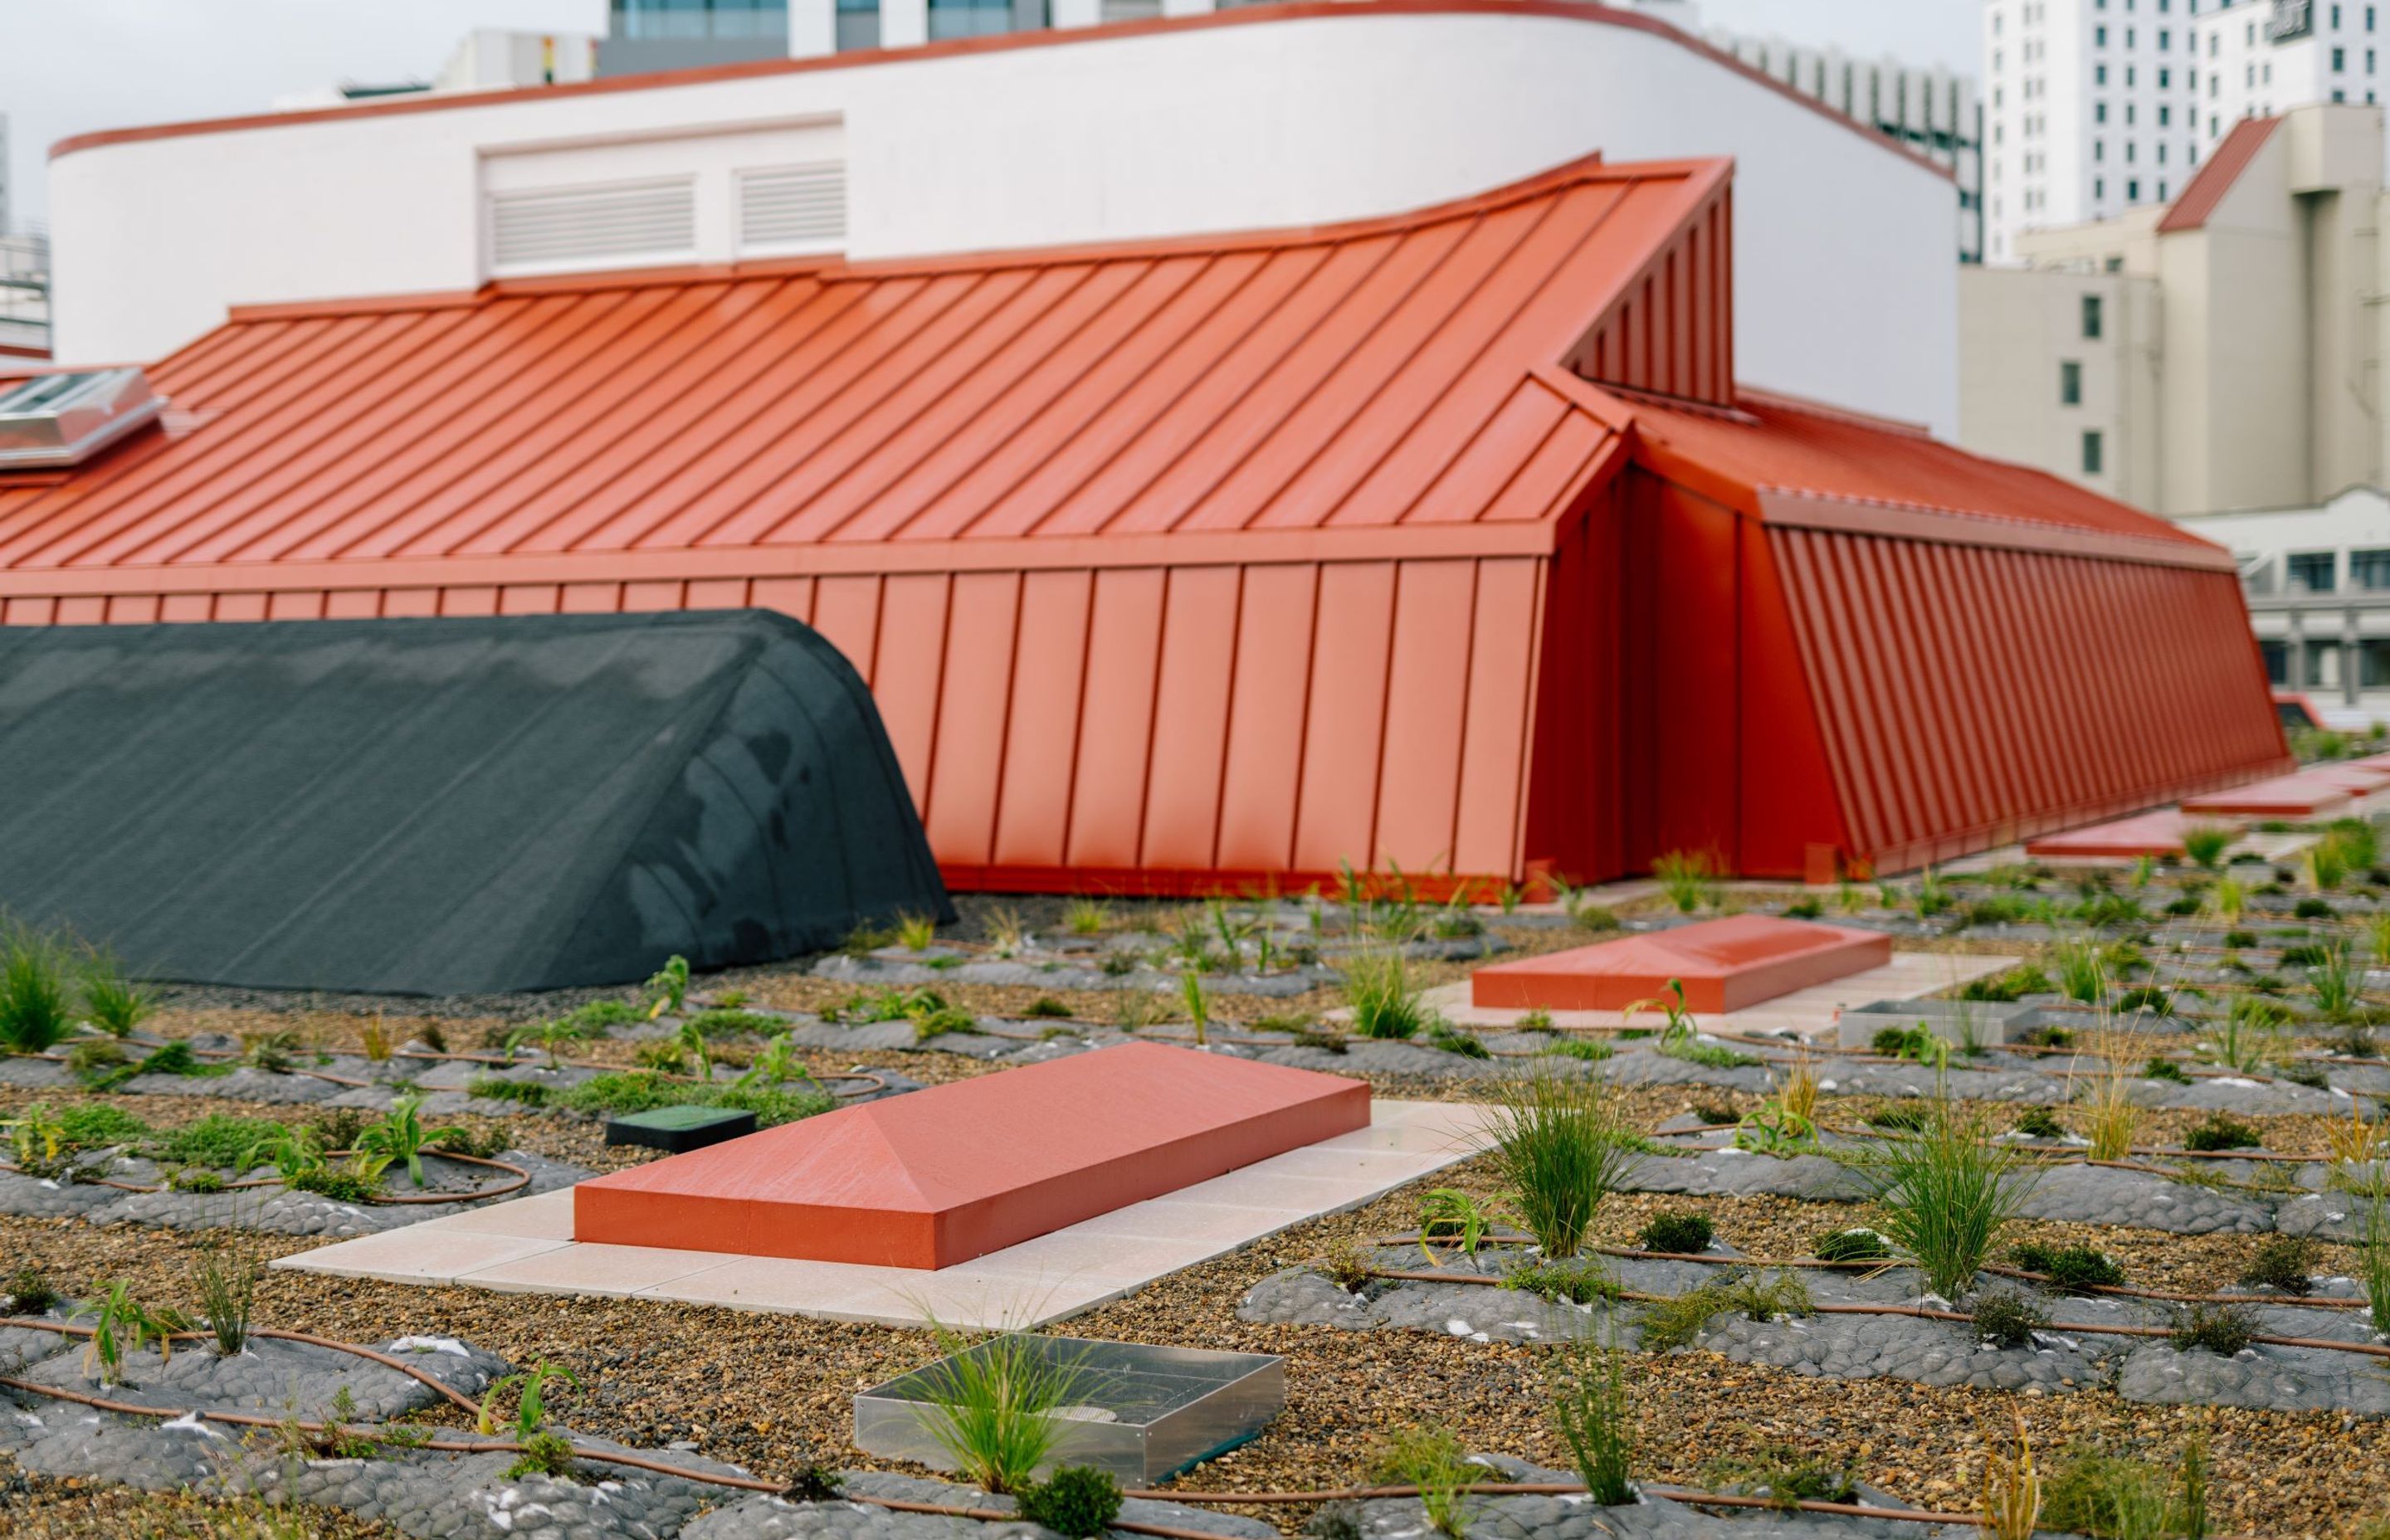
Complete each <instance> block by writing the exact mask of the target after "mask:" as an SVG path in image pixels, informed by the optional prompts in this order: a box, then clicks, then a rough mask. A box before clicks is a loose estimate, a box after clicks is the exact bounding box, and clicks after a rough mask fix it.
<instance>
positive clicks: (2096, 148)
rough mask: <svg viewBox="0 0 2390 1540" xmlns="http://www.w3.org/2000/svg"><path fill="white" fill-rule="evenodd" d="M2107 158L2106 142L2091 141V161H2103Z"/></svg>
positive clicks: (2100, 140)
mask: <svg viewBox="0 0 2390 1540" xmlns="http://www.w3.org/2000/svg"><path fill="white" fill-rule="evenodd" d="M2107 158H2108V142H2107V141H2106V140H2104V139H2094V140H2092V141H2091V159H2092V160H2106V159H2107Z"/></svg>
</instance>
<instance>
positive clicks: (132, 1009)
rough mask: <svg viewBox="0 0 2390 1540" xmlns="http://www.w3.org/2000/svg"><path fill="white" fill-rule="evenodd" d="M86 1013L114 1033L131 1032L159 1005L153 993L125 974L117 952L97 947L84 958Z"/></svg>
mask: <svg viewBox="0 0 2390 1540" xmlns="http://www.w3.org/2000/svg"><path fill="white" fill-rule="evenodd" d="M82 971H83V1013H84V1016H85V1017H86V1018H88V1019H89V1020H90V1021H91V1024H92V1025H93V1026H96V1027H97V1028H98V1029H99V1030H100V1031H102V1032H104V1033H108V1034H109V1036H110V1037H125V1036H129V1035H131V1033H133V1032H134V1031H135V1029H136V1028H138V1027H139V1026H140V1025H141V1023H142V1022H144V1021H146V1020H148V1019H149V1017H150V1015H151V1013H153V1012H154V1011H155V1010H156V1009H157V1008H158V1002H157V1000H156V998H155V997H154V996H153V995H150V993H149V992H148V990H146V989H143V988H142V987H141V986H140V985H138V984H136V983H135V982H132V981H131V980H129V979H127V978H126V977H125V976H124V973H123V970H122V969H120V968H118V967H117V965H116V956H115V954H113V953H111V952H109V951H107V950H106V949H104V948H96V949H94V950H93V951H92V952H90V953H88V954H87V955H85V956H84V961H83V970H82Z"/></svg>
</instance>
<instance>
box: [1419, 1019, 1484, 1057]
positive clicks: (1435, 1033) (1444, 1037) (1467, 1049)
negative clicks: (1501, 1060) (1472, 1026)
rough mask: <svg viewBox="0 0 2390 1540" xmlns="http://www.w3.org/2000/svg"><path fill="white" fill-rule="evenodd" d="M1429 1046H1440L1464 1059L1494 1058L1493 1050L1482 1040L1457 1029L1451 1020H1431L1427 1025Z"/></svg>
mask: <svg viewBox="0 0 2390 1540" xmlns="http://www.w3.org/2000/svg"><path fill="white" fill-rule="evenodd" d="M1427 1041H1428V1046H1430V1047H1432V1048H1440V1049H1442V1050H1443V1051H1444V1052H1446V1053H1448V1054H1454V1055H1458V1057H1459V1058H1462V1059H1492V1058H1493V1057H1494V1053H1493V1050H1492V1049H1490V1048H1488V1047H1486V1046H1485V1045H1484V1043H1482V1042H1480V1041H1479V1040H1478V1039H1477V1037H1476V1036H1475V1034H1473V1033H1465V1032H1461V1031H1458V1030H1457V1029H1455V1028H1454V1027H1453V1026H1452V1025H1451V1024H1450V1023H1449V1022H1446V1021H1444V1020H1430V1021H1429V1022H1428V1025H1427Z"/></svg>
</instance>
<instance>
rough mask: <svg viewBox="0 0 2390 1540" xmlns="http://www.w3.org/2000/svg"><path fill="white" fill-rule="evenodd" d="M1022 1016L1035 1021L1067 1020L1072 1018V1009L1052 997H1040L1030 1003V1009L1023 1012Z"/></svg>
mask: <svg viewBox="0 0 2390 1540" xmlns="http://www.w3.org/2000/svg"><path fill="white" fill-rule="evenodd" d="M1021 1014H1022V1015H1023V1016H1026V1017H1028V1018H1030V1019H1031V1020H1042V1021H1056V1020H1068V1019H1069V1017H1070V1014H1071V1007H1068V1006H1066V1005H1064V1004H1063V1003H1062V1002H1061V1001H1060V1000H1057V999H1056V998H1054V996H1052V995H1039V996H1037V998H1035V999H1034V1000H1032V1001H1030V1002H1029V1007H1028V1008H1027V1009H1025V1010H1023V1011H1022V1013H1021Z"/></svg>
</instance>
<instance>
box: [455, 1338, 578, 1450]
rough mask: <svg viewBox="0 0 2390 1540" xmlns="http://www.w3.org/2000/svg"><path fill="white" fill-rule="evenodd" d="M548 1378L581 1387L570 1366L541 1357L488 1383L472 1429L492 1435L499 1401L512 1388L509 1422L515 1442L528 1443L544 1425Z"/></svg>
mask: <svg viewBox="0 0 2390 1540" xmlns="http://www.w3.org/2000/svg"><path fill="white" fill-rule="evenodd" d="M550 1380H560V1381H561V1382H563V1383H564V1384H567V1385H570V1386H572V1388H573V1389H575V1390H578V1389H580V1388H581V1381H580V1380H579V1379H577V1378H576V1377H575V1376H574V1375H573V1372H572V1370H571V1369H569V1368H566V1367H564V1366H563V1365H561V1364H551V1363H549V1362H548V1361H547V1360H546V1359H545V1358H543V1359H541V1360H540V1361H539V1362H538V1363H537V1364H534V1365H533V1366H532V1367H531V1368H529V1369H527V1370H525V1371H523V1372H521V1373H519V1374H509V1375H508V1376H507V1377H506V1378H504V1379H502V1380H497V1381H496V1382H495V1383H494V1384H492V1385H491V1386H490V1388H489V1390H488V1391H487V1392H484V1393H483V1394H482V1406H481V1411H480V1413H479V1414H478V1416H477V1417H476V1418H475V1419H474V1426H475V1428H476V1429H477V1430H478V1431H480V1432H481V1434H482V1437H483V1438H490V1437H494V1436H495V1434H496V1433H497V1431H498V1427H499V1423H498V1404H499V1402H500V1401H502V1400H503V1399H505V1397H506V1393H507V1392H508V1391H513V1392H516V1393H515V1416H514V1422H513V1425H512V1431H513V1432H514V1436H515V1442H516V1443H518V1444H528V1443H530V1442H531V1439H532V1436H533V1434H535V1433H538V1432H541V1431H545V1430H546V1427H547V1386H548V1381H550Z"/></svg>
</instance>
